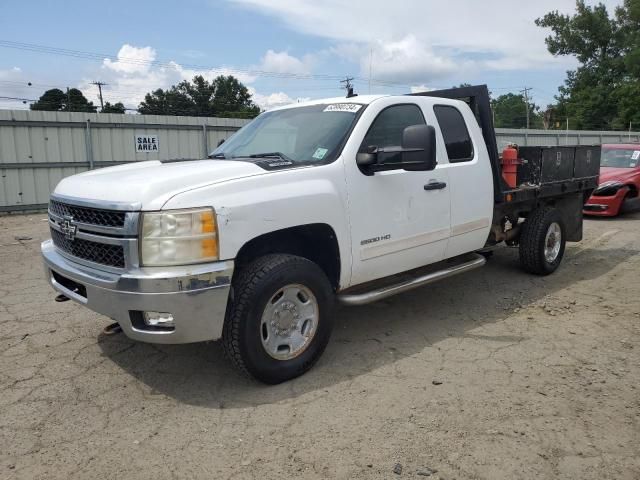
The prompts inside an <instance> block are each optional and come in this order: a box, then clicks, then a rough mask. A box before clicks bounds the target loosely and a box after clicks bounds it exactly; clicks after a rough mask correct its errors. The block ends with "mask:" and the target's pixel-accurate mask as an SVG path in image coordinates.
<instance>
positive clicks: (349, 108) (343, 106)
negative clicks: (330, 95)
mask: <svg viewBox="0 0 640 480" xmlns="http://www.w3.org/2000/svg"><path fill="white" fill-rule="evenodd" d="M361 108H362V105H358V104H357V103H334V104H333V105H327V107H326V108H325V109H324V110H323V112H349V113H356V112H357V111H358V110H360V109H361Z"/></svg>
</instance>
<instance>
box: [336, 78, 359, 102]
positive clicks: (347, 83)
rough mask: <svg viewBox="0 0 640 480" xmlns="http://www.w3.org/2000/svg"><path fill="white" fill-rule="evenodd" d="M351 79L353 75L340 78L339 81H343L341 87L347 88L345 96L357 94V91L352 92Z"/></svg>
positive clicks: (349, 96) (355, 95)
mask: <svg viewBox="0 0 640 480" xmlns="http://www.w3.org/2000/svg"><path fill="white" fill-rule="evenodd" d="M352 80H353V77H347V78H345V79H344V80H340V83H344V87H343V88H346V89H347V98H351V97H357V96H358V94H357V93H353V83H351V81H352Z"/></svg>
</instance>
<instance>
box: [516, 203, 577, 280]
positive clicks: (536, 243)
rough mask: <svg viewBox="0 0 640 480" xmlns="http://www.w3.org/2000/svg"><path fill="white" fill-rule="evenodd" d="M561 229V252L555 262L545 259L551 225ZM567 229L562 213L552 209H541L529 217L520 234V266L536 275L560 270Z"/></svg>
mask: <svg viewBox="0 0 640 480" xmlns="http://www.w3.org/2000/svg"><path fill="white" fill-rule="evenodd" d="M553 224H557V225H558V226H559V227H560V232H561V234H560V250H559V252H558V253H557V255H556V257H555V258H554V259H553V261H549V260H548V259H547V258H546V257H545V246H546V240H547V239H546V236H547V232H549V229H550V227H551V225H553ZM565 244H566V240H565V227H564V222H563V221H562V217H561V215H560V213H559V212H558V211H557V210H556V209H554V208H551V207H540V208H538V209H536V210H534V211H533V212H531V214H530V215H529V217H527V219H526V220H525V222H524V224H523V225H522V232H521V233H520V249H519V251H520V264H521V265H522V268H524V270H526V271H527V272H529V273H533V274H535V275H549V274H551V273H553V272H555V270H556V269H557V268H558V266H559V265H560V262H562V257H563V256H564V248H565Z"/></svg>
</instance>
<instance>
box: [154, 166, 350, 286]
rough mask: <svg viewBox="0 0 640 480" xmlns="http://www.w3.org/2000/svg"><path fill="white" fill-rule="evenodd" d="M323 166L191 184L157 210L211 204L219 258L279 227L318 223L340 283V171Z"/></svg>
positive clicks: (346, 270)
mask: <svg viewBox="0 0 640 480" xmlns="http://www.w3.org/2000/svg"><path fill="white" fill-rule="evenodd" d="M338 163H339V161H336V162H334V163H332V164H329V165H322V166H317V167H306V168H297V169H291V170H284V171H278V172H272V173H270V174H268V175H261V176H259V177H248V178H241V179H238V180H232V181H229V182H224V183H220V184H215V185H210V186H207V187H202V188H196V189H193V190H189V191H186V192H183V193H180V194H178V195H176V196H174V197H173V198H171V199H170V200H169V201H168V202H167V203H166V204H165V205H164V206H163V210H167V209H175V208H192V207H198V206H212V207H213V208H214V209H215V211H216V215H217V219H218V232H219V242H220V258H221V259H233V258H235V257H236V256H237V254H238V252H239V250H240V248H242V246H243V245H244V244H245V243H247V242H248V241H250V240H252V239H254V238H256V237H259V236H261V235H264V234H266V233H271V232H275V231H277V230H282V229H285V228H291V227H296V226H300V225H308V224H312V223H324V224H327V225H329V226H330V227H331V228H333V230H334V232H335V234H336V240H337V242H338V248H339V250H340V267H341V268H340V285H341V286H342V287H345V286H348V285H349V282H350V278H351V248H350V245H351V239H350V234H349V228H348V218H347V199H346V192H345V186H344V175H343V174H342V172H343V170H342V168H341V165H339V164H338Z"/></svg>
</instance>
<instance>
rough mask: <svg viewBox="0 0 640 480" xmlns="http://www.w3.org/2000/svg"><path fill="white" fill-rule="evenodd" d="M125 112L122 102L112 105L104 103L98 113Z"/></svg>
mask: <svg viewBox="0 0 640 480" xmlns="http://www.w3.org/2000/svg"><path fill="white" fill-rule="evenodd" d="M125 112H126V108H125V107H124V105H123V104H122V102H117V103H114V104H111V103H109V102H106V103H105V104H104V107H103V108H102V110H100V113H125Z"/></svg>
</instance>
